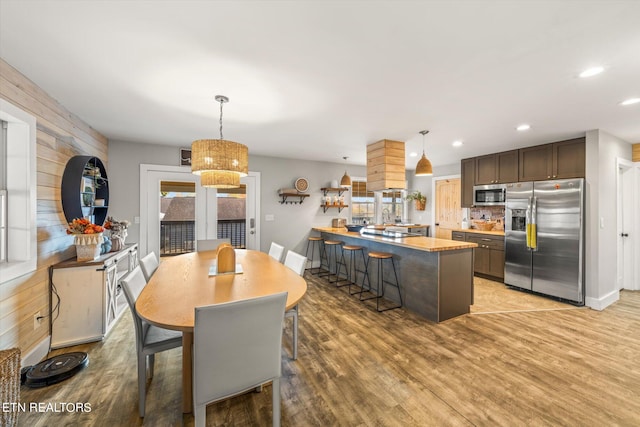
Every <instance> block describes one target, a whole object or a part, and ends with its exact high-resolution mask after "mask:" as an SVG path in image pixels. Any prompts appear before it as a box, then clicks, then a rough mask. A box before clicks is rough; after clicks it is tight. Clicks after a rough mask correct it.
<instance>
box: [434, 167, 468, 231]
mask: <svg viewBox="0 0 640 427" xmlns="http://www.w3.org/2000/svg"><path fill="white" fill-rule="evenodd" d="M435 201H436V218H435V219H436V221H435V223H436V233H435V236H436V237H437V238H439V239H451V233H452V231H453V229H456V228H460V223H461V222H462V208H461V207H460V178H455V179H443V180H440V181H436V197H435Z"/></svg>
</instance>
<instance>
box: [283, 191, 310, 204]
mask: <svg viewBox="0 0 640 427" xmlns="http://www.w3.org/2000/svg"><path fill="white" fill-rule="evenodd" d="M278 195H279V196H280V197H281V198H282V200H280V204H281V205H282V204H287V205H289V204H293V205H296V204H302V202H304V199H305V197H309V194H306V193H279V194H278ZM295 197H297V198H298V200H289V198H295Z"/></svg>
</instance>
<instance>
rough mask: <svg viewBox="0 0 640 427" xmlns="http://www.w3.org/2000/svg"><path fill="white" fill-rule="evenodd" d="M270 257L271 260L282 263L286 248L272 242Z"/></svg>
mask: <svg viewBox="0 0 640 427" xmlns="http://www.w3.org/2000/svg"><path fill="white" fill-rule="evenodd" d="M269 255H270V256H271V258H273V259H275V260H276V261H278V262H282V255H284V246H281V245H279V244H277V243H276V242H271V247H270V248H269Z"/></svg>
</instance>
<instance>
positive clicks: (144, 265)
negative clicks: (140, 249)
mask: <svg viewBox="0 0 640 427" xmlns="http://www.w3.org/2000/svg"><path fill="white" fill-rule="evenodd" d="M159 265H160V263H159V262H158V257H157V256H156V253H155V252H153V251H151V252H149V253H148V254H146V255H145V256H144V257H142V258H141V259H140V268H141V269H142V274H143V275H144V280H145V281H147V282H148V281H149V279H151V276H153V273H155V272H156V270H157V269H158V266H159Z"/></svg>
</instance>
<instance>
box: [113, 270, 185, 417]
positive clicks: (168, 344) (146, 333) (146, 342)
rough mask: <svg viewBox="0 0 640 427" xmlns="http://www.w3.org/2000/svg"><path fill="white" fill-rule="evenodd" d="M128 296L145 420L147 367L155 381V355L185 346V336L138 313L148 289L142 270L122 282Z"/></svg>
mask: <svg viewBox="0 0 640 427" xmlns="http://www.w3.org/2000/svg"><path fill="white" fill-rule="evenodd" d="M120 283H121V285H122V289H123V290H124V295H125V297H126V298H127V302H128V303H129V309H131V315H132V317H133V324H134V326H135V329H136V353H137V356H138V399H139V400H138V410H139V412H140V417H144V406H145V399H146V394H147V390H146V386H147V366H148V369H149V378H153V365H154V362H155V357H154V356H155V354H156V353H160V352H161V351H165V350H169V349H172V348H176V347H181V346H182V332H179V331H171V330H169V329H162V328H158V327H156V326H153V325H151V324H149V323H148V322H146V321H144V320H143V319H142V318H141V317H140V316H138V312H137V311H136V301H137V300H138V297H139V296H140V293H141V292H142V290H143V289H144V287H145V286H146V285H147V282H146V280H144V275H143V274H142V269H141V268H140V266H137V267H136V268H134V269H133V271H131V272H130V273H129V274H127V275H126V276H125V277H124V278H123V279H122V280H121V281H120Z"/></svg>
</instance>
